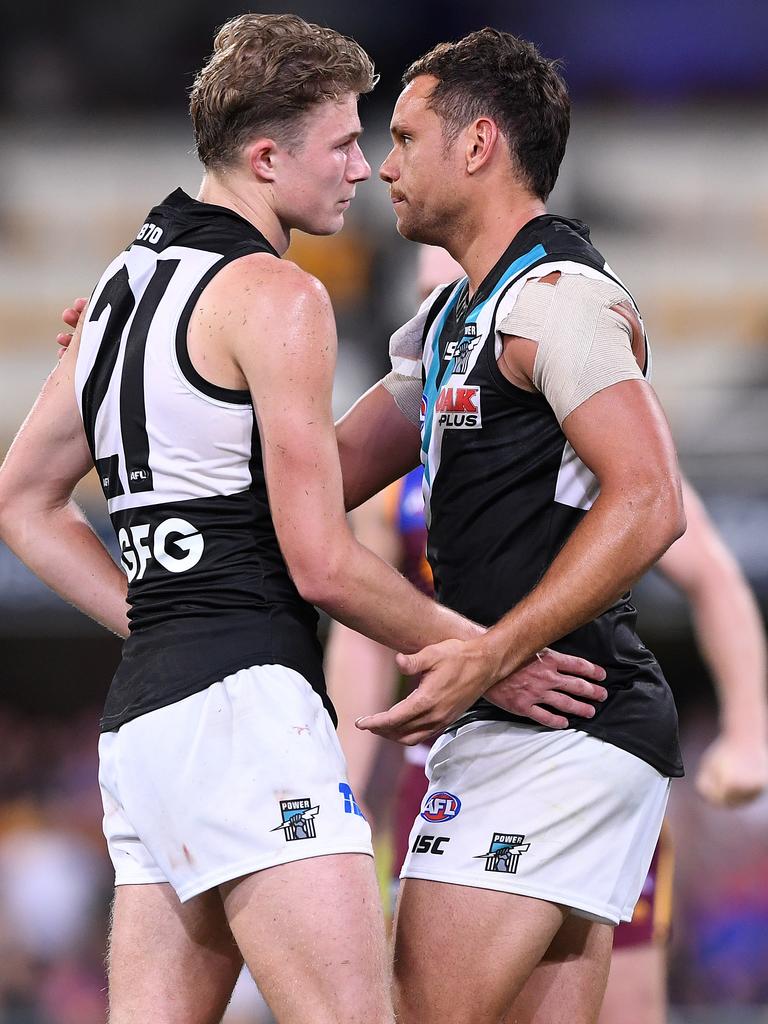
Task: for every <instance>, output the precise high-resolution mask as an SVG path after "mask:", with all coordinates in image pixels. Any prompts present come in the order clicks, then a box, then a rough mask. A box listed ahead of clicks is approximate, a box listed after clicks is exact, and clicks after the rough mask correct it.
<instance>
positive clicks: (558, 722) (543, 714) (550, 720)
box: [526, 704, 568, 729]
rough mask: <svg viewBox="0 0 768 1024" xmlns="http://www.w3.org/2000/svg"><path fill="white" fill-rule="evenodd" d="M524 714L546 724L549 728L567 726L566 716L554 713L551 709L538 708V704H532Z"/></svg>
mask: <svg viewBox="0 0 768 1024" xmlns="http://www.w3.org/2000/svg"><path fill="white" fill-rule="evenodd" d="M526 714H527V717H528V718H530V719H531V720H532V721H534V722H538V724H539V725H546V726H547V728H549V729H567V728H568V719H567V718H563V717H562V716H561V715H555V714H553V713H552V712H551V711H547V709H546V708H540V707H539V706H538V704H533V705H532V706H531V707H530V708H529V710H528V712H527V713H526Z"/></svg>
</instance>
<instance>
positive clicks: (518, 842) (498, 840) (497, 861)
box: [475, 832, 531, 875]
mask: <svg viewBox="0 0 768 1024" xmlns="http://www.w3.org/2000/svg"><path fill="white" fill-rule="evenodd" d="M530 846H531V844H530V843H526V842H525V836H516V835H512V834H511V833H509V832H494V833H493V839H492V840H491V845H490V847H489V849H488V851H487V852H486V853H479V854H478V855H477V856H476V857H475V860H485V870H486V871H501V872H505V873H506V874H508V875H514V874H516V873H517V865H518V861H519V860H520V854H521V853H527V851H528V850H529V849H530Z"/></svg>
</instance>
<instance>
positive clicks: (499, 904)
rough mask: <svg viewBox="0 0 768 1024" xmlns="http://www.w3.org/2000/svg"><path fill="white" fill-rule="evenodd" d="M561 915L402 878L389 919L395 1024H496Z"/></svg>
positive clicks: (536, 903)
mask: <svg viewBox="0 0 768 1024" xmlns="http://www.w3.org/2000/svg"><path fill="white" fill-rule="evenodd" d="M565 917H566V912H565V911H564V910H563V908H562V907H559V906H558V905H557V904H555V903H549V902H547V901H546V900H537V899H532V898H531V897H528V896H518V895H516V894H512V893H505V892H495V891H493V890H490V889H477V888H472V887H470V886H464V885H451V884H447V883H445V882H434V881H428V880H426V879H422V878H406V879H404V880H403V884H402V888H401V891H400V902H399V904H398V909H397V918H396V921H395V1003H396V1008H397V1011H398V1020H399V1021H400V1022H401V1024H445V1021H451V1024H499V1021H500V1020H502V1018H503V1016H504V1013H505V1012H506V1011H507V1010H508V1009H509V1007H510V1006H511V1005H512V1002H513V1000H514V998H515V996H516V995H517V994H518V992H519V991H520V990H521V989H522V987H523V985H524V984H525V981H526V979H527V978H528V976H529V975H530V974H531V972H532V971H533V969H534V967H535V966H536V964H537V963H538V962H539V960H540V959H541V957H542V956H543V955H544V953H545V952H546V950H547V948H548V946H549V944H550V942H551V941H552V938H553V936H554V935H555V933H556V932H557V931H558V929H559V928H560V927H561V925H562V924H563V921H564V920H565Z"/></svg>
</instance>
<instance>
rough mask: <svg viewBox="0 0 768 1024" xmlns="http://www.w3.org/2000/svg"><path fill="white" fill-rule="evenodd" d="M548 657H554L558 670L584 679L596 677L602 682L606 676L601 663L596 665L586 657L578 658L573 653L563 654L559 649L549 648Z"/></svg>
mask: <svg viewBox="0 0 768 1024" xmlns="http://www.w3.org/2000/svg"><path fill="white" fill-rule="evenodd" d="M545 655H546V657H548V658H549V657H550V656H551V658H552V660H553V661H554V662H555V663H556V668H557V671H558V672H564V673H566V674H567V675H570V676H581V677H582V678H583V679H594V680H596V681H597V682H598V683H601V682H602V681H603V680H604V679H605V677H606V671H605V669H604V668H601V666H600V665H595V664H594V663H593V662H591V661H587V659H586V658H577V657H576V656H575V655H572V654H561V653H560V652H559V651H552V650H547V651H546V652H545Z"/></svg>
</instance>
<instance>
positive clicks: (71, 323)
mask: <svg viewBox="0 0 768 1024" xmlns="http://www.w3.org/2000/svg"><path fill="white" fill-rule="evenodd" d="M87 305H88V299H83V298H80V299H75V301H74V302H73V303H72V305H71V306H67V308H66V309H65V310H64V312H63V313H62V314H61V319H62V320H63V321H64V323H65V324H66V325H67V327H77V322H78V320H79V319H80V316H81V314H82V312H83V310H84V309H85V307H86V306H87Z"/></svg>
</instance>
